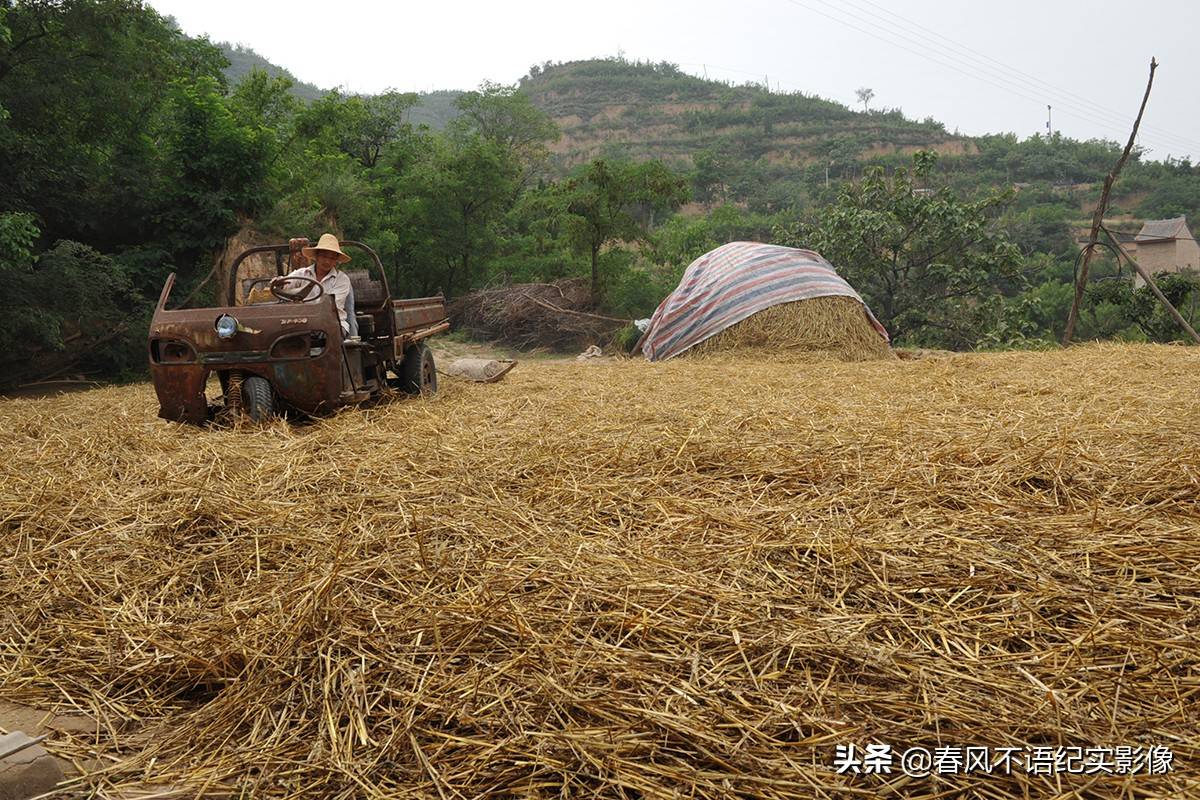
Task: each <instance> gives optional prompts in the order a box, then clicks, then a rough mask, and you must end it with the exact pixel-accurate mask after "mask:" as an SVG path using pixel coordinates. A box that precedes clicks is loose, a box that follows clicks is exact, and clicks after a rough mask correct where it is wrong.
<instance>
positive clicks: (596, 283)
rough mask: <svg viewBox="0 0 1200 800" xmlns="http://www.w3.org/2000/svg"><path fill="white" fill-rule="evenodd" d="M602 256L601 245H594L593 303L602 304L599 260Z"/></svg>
mask: <svg viewBox="0 0 1200 800" xmlns="http://www.w3.org/2000/svg"><path fill="white" fill-rule="evenodd" d="M599 256H600V246H599V245H595V244H594V245H592V305H593V306H599V305H600V270H599V268H598V267H597V261H598V260H599Z"/></svg>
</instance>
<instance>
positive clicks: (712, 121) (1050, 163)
mask: <svg viewBox="0 0 1200 800" xmlns="http://www.w3.org/2000/svg"><path fill="white" fill-rule="evenodd" d="M222 47H223V48H224V50H225V54H226V57H228V58H229V60H230V67H229V68H228V69H227V70H226V74H227V75H228V76H229V79H230V82H231V83H236V81H237V80H239V79H240V77H241V76H242V75H245V74H246V73H248V72H249V70H250V69H252V68H254V67H261V68H263V69H266V70H267V71H268V72H270V73H271V74H282V75H287V76H288V77H292V76H291V75H290V73H288V72H287V70H284V69H282V68H280V67H276V66H275V65H273V64H271V63H270V62H269V61H267V60H266V59H265V58H263V57H262V56H260V55H258V54H257V53H255V52H254V51H253V50H251V49H249V48H245V47H241V46H238V47H234V46H231V45H222ZM293 80H294V78H293ZM397 84H398V85H400V88H403V86H402V84H403V81H399V80H398V81H397ZM520 88H521V89H522V90H523V91H525V92H526V93H528V95H529V96H530V98H531V100H532V102H533V103H534V105H535V106H537V107H538V108H540V109H542V110H543V111H545V112H546V113H547V114H549V115H550V116H551V117H552V118H553V119H554V121H555V123H556V124H557V125H558V127H559V129H560V130H561V131H562V137H561V138H560V139H559V140H558V141H557V142H555V143H554V144H553V145H552V148H551V150H552V160H551V165H550V173H551V175H550V177H558V176H561V175H563V174H565V173H566V172H567V171H569V170H570V169H571V168H573V167H574V166H576V165H578V164H581V163H583V162H586V161H588V160H590V159H593V158H597V157H608V158H632V159H637V160H641V159H649V158H657V159H662V160H663V161H665V162H666V163H668V164H670V165H671V166H672V167H674V168H676V169H679V170H682V171H686V172H688V173H690V174H691V175H692V176H693V190H694V196H695V199H696V200H697V201H699V202H700V203H702V204H705V205H712V204H720V203H735V204H738V205H741V206H743V207H746V208H749V209H751V210H753V211H764V212H773V211H777V210H780V209H783V208H789V207H796V206H806V205H809V204H810V203H813V202H819V201H822V200H829V199H831V197H832V194H831V192H836V190H837V186H838V185H839V184H840V183H842V182H843V181H845V180H852V179H854V178H856V177H858V176H860V175H861V174H862V171H863V169H864V168H865V167H866V166H869V165H872V164H878V165H883V166H896V165H899V164H901V163H904V162H905V161H907V159H908V158H909V156H910V155H911V154H912V153H914V152H916V151H918V150H933V151H935V152H937V153H938V154H939V155H940V156H941V162H940V164H939V172H940V173H941V175H942V180H943V181H944V182H946V183H948V184H950V185H952V186H954V187H955V188H957V189H960V190H962V191H968V192H969V191H976V190H979V189H981V188H988V187H1001V186H1015V187H1016V188H1017V189H1018V190H1019V194H1020V200H1019V201H1018V206H1021V207H1031V206H1035V205H1036V206H1054V207H1056V208H1057V209H1058V211H1057V212H1055V213H1058V214H1059V215H1060V216H1062V217H1063V218H1065V219H1069V220H1071V221H1074V222H1078V223H1079V224H1084V223H1085V222H1086V220H1087V218H1088V217H1089V212H1090V209H1091V208H1092V207H1093V206H1094V204H1095V199H1096V197H1097V196H1098V192H1099V183H1100V182H1101V181H1102V180H1103V178H1104V175H1105V173H1106V172H1107V171H1108V169H1109V168H1110V167H1111V165H1112V164H1113V162H1114V161H1115V160H1116V156H1117V154H1118V152H1119V148H1118V146H1117V145H1116V143H1114V142H1107V141H1098V140H1092V141H1086V142H1081V141H1076V140H1072V139H1067V138H1064V137H1060V136H1057V135H1056V136H1054V137H1053V138H1051V139H1047V138H1046V137H1038V136H1033V137H1030V138H1028V139H1025V140H1023V141H1022V140H1019V139H1018V138H1017V137H1016V136H1015V135H1013V134H1010V133H1001V134H994V135H987V136H979V137H969V136H960V135H956V134H952V133H950V132H948V131H947V129H946V126H945V125H944V124H943V123H941V122H939V121H937V120H934V119H932V118H927V119H925V120H921V121H917V120H912V119H909V118H907V117H905V116H904V114H903V113H902V112H900V111H899V110H896V109H872V110H870V111H867V112H863V111H856V110H854V109H851V108H849V107H847V106H845V105H843V104H841V103H837V102H834V101H831V100H826V99H824V98H821V97H817V96H815V95H807V94H803V93H782V94H781V93H772V92H769V91H767V90H766V89H765V88H764V87H762V86H760V85H755V84H745V85H741V86H731V85H729V84H726V83H721V82H719V81H713V80H707V79H703V78H698V77H696V76H694V75H689V74H687V73H685V72H683V71H682V70H680V69H679V68H678V67H677V66H675V65H674V64H670V63H666V62H663V63H657V64H654V63H648V62H633V61H627V60H625V59H621V58H606V59H594V60H588V61H573V62H567V63H557V64H556V63H550V62H547V63H546V64H544V65H542V66H535V67H533V68H532V69H531V70H530V73H529V74H528V75H526V76H525V77H524V78H522V79H521V81H520ZM294 91H295V93H296V94H297V96H299V97H303V98H305V99H306V100H311V99H313V98H315V97H317V96H319V95H320V94H321V91H322V90H320V89H317V88H316V87H314V86H311V85H310V84H297V85H296V87H295V88H294ZM460 94H461V92H460V91H457V90H442V91H436V92H430V93H424V94H422V95H421V96H420V97H421V100H420V103H419V104H418V105H417V106H416V107H415V108H414V109H412V110H411V111H410V112H409V121H410V122H412V123H413V124H415V125H427V126H429V127H430V128H432V129H434V130H441V129H442V128H444V127H445V126H446V124H447V123H448V122H449V121H450V120H451V119H453V118H454V117H455V115H456V113H457V110H456V108H455V105H454V103H455V100H456V99H457V98H458V96H459V95H460ZM1194 172H1195V170H1194V169H1193V168H1192V167H1191V165H1190V164H1187V163H1184V164H1177V163H1176V164H1172V163H1167V164H1164V163H1161V162H1149V163H1147V162H1141V161H1139V160H1138V159H1136V158H1135V159H1134V160H1132V161H1131V163H1130V164H1129V165H1128V166H1127V168H1126V171H1125V174H1124V175H1123V176H1122V179H1121V183H1120V184H1119V185H1118V186H1117V187H1116V190H1115V193H1114V196H1113V202H1114V207H1113V209H1112V211H1113V215H1114V216H1124V217H1125V220H1126V224H1128V225H1134V226H1136V225H1137V224H1139V223H1138V221H1139V220H1140V219H1143V218H1148V217H1168V216H1177V215H1180V214H1186V215H1187V216H1188V217H1189V219H1190V220H1191V221H1192V223H1193V225H1194V224H1195V223H1196V222H1197V221H1198V220H1200V191H1198V190H1197V188H1198V184H1200V177H1198V176H1197V175H1195V174H1194Z"/></svg>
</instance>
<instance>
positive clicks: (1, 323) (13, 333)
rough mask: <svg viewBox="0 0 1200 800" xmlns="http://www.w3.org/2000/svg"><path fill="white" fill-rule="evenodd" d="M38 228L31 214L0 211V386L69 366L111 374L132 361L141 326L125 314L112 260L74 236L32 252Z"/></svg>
mask: <svg viewBox="0 0 1200 800" xmlns="http://www.w3.org/2000/svg"><path fill="white" fill-rule="evenodd" d="M39 235H40V231H39V230H38V228H37V226H36V225H35V224H34V221H33V218H32V216H31V215H29V214H20V213H7V214H0V281H3V282H4V287H5V291H4V293H3V295H0V337H2V338H3V340H4V341H5V343H6V346H5V348H4V350H3V352H2V353H0V388H4V387H7V386H11V385H13V384H16V383H20V382H22V381H25V380H33V379H35V378H47V377H54V376H55V375H56V374H61V372H63V371H65V370H66V369H69V368H75V369H79V370H80V371H83V372H87V373H93V374H94V373H97V372H101V373H108V374H112V373H114V372H119V371H122V370H125V369H128V368H130V367H131V366H133V364H134V363H135V361H134V360H135V359H136V358H137V357H138V356H141V354H142V349H141V348H142V347H144V342H145V339H144V328H140V323H141V319H140V318H139V317H134V318H131V317H130V314H129V306H130V304H131V300H132V298H131V296H130V286H129V282H128V281H127V280H126V278H125V276H124V275H123V274H122V272H121V270H120V269H119V266H118V265H116V264H114V263H113V262H112V261H111V260H110V259H108V258H106V257H104V256H102V255H101V254H99V253H97V252H96V251H95V250H93V249H92V248H90V247H87V246H86V245H82V244H79V243H78V242H68V241H60V242H58V243H57V244H56V245H55V246H54V247H52V248H51V249H50V250H48V251H46V252H44V253H42V254H41V255H35V247H36V243H37V240H38V238H39ZM135 343H136V344H135Z"/></svg>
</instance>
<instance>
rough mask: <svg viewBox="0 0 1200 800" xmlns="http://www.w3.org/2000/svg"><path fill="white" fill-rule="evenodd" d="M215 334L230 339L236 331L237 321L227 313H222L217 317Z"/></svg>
mask: <svg viewBox="0 0 1200 800" xmlns="http://www.w3.org/2000/svg"><path fill="white" fill-rule="evenodd" d="M216 327H217V336H218V337H220V338H222V339H230V338H232V337H233V335H234V334H235V333H237V331H238V321H237V320H236V319H234V318H233V317H231V316H229V315H228V314H222V315H221V316H219V317H217V326H216Z"/></svg>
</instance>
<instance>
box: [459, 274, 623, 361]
mask: <svg viewBox="0 0 1200 800" xmlns="http://www.w3.org/2000/svg"><path fill="white" fill-rule="evenodd" d="M449 313H450V320H451V324H452V325H453V326H454V328H455V329H456V330H465V331H467V333H468V334H470V335H471V336H472V337H475V338H479V339H485V340H487V341H491V342H496V343H500V344H505V345H508V346H509V347H516V348H519V349H527V348H538V347H540V348H547V349H550V350H558V351H575V350H580V349H582V348H584V347H587V346H588V345H593V344H597V345H605V344H607V343H608V342H609V341H610V340H611V339H612V336H613V333H615V332H616V331H617V330H618V329H620V328H622V327H624V326H625V325H628V324H629V323H630V320H623V319H617V318H615V317H609V316H605V315H603V314H598V313H596V312H595V311H594V310H593V309H592V296H591V289H590V286H589V284H588V281H587V279H585V278H565V279H563V280H560V281H555V282H554V283H518V284H514V285H512V286H502V287H498V288H494V289H481V290H480V291H478V292H473V293H471V294H469V295H465V296H463V297H461V298H459V299H458V300H455V301H454V302H453V303H451V304H450V307H449Z"/></svg>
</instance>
